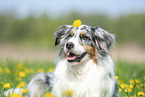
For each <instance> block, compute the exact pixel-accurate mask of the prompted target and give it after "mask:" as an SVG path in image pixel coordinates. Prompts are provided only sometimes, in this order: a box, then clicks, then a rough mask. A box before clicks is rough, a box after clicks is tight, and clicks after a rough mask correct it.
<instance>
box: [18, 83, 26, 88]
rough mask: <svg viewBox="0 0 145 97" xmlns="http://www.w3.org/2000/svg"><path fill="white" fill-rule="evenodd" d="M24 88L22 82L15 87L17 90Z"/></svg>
mask: <svg viewBox="0 0 145 97" xmlns="http://www.w3.org/2000/svg"><path fill="white" fill-rule="evenodd" d="M24 86H25V83H24V82H20V83H19V84H18V85H17V88H22V87H24Z"/></svg>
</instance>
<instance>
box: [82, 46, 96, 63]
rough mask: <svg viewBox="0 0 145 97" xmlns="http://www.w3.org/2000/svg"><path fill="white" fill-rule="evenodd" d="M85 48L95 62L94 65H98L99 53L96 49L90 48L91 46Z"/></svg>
mask: <svg viewBox="0 0 145 97" xmlns="http://www.w3.org/2000/svg"><path fill="white" fill-rule="evenodd" d="M84 48H85V50H86V51H87V53H88V55H89V57H90V58H91V59H92V60H93V61H94V63H96V64H97V51H96V49H95V48H93V47H91V46H89V45H84Z"/></svg>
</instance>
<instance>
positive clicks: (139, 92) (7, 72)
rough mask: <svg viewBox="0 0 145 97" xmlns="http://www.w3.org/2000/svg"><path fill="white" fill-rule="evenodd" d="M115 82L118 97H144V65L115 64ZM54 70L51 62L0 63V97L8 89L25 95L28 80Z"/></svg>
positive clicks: (17, 96)
mask: <svg viewBox="0 0 145 97" xmlns="http://www.w3.org/2000/svg"><path fill="white" fill-rule="evenodd" d="M115 65H116V69H115V72H116V76H115V78H116V80H117V82H118V86H119V90H120V92H119V94H120V97H144V96H145V64H144V63H140V64H137V63H129V62H123V61H117V62H115ZM54 68H55V64H54V63H53V62H27V61H24V62H16V61H10V60H7V61H0V97H5V96H4V91H6V90H8V89H10V88H23V89H24V90H23V91H20V92H21V93H22V94H23V95H25V94H27V92H28V90H27V89H26V86H27V84H28V82H29V81H30V79H31V78H32V77H33V76H34V75H35V74H37V73H40V72H45V73H49V72H52V71H53V70H54ZM9 97H23V96H22V95H19V94H10V95H9ZM44 97H54V96H53V95H52V94H51V93H50V92H46V94H44ZM65 97H71V92H70V91H67V92H66V93H65Z"/></svg>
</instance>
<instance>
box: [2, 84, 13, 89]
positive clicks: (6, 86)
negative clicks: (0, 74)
mask: <svg viewBox="0 0 145 97" xmlns="http://www.w3.org/2000/svg"><path fill="white" fill-rule="evenodd" d="M10 86H11V85H10V83H5V84H4V85H3V87H4V88H10Z"/></svg>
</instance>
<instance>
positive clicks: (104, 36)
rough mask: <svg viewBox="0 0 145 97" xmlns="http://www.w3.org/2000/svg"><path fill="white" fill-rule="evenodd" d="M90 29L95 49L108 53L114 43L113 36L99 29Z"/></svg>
mask: <svg viewBox="0 0 145 97" xmlns="http://www.w3.org/2000/svg"><path fill="white" fill-rule="evenodd" d="M91 29H92V33H93V36H94V41H95V44H96V47H97V49H98V50H99V51H102V52H107V53H108V51H109V50H110V48H111V46H112V45H113V44H114V42H115V35H114V34H111V33H109V32H107V31H105V30H104V29H102V28H99V27H92V28H91Z"/></svg>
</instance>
